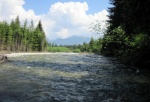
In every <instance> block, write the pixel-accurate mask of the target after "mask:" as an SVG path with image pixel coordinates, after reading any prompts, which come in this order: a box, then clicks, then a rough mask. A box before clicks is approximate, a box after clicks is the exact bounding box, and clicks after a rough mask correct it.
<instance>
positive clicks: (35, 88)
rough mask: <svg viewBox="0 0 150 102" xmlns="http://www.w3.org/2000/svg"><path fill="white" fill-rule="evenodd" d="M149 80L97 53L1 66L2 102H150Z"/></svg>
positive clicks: (22, 58)
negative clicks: (149, 101)
mask: <svg viewBox="0 0 150 102" xmlns="http://www.w3.org/2000/svg"><path fill="white" fill-rule="evenodd" d="M149 78H150V76H149V71H145V70H143V71H141V70H138V69H137V68H132V67H129V66H124V65H122V64H119V63H118V62H117V61H116V60H115V59H112V58H106V57H103V56H98V55H94V54H47V55H24V56H17V57H11V58H10V59H9V61H8V62H7V63H4V64H1V65H0V100H1V101H0V102H135V101H136V102H148V100H150V81H149Z"/></svg>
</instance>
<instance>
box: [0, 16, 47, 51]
mask: <svg viewBox="0 0 150 102" xmlns="http://www.w3.org/2000/svg"><path fill="white" fill-rule="evenodd" d="M46 46H47V41H46V36H45V32H44V30H43V27H42V23H41V21H39V22H38V24H37V26H36V27H34V22H33V21H31V23H30V24H28V20H27V19H26V20H25V21H24V23H23V25H21V22H20V20H19V16H17V17H16V19H15V20H12V21H11V23H8V22H6V21H0V51H13V52H27V51H44V50H45V49H46Z"/></svg>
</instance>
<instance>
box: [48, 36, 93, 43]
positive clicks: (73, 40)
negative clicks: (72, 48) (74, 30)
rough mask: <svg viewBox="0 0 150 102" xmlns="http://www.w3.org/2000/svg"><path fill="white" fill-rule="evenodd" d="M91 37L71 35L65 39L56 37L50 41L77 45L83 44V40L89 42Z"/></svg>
mask: <svg viewBox="0 0 150 102" xmlns="http://www.w3.org/2000/svg"><path fill="white" fill-rule="evenodd" d="M90 40H91V38H89V37H82V36H71V37H69V38H66V39H60V38H59V39H56V40H53V41H50V43H55V44H57V45H75V44H76V45H78V44H83V43H84V42H86V43H89V42H90Z"/></svg>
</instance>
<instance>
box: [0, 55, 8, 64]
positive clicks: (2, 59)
mask: <svg viewBox="0 0 150 102" xmlns="http://www.w3.org/2000/svg"><path fill="white" fill-rule="evenodd" d="M6 61H7V56H6V55H3V54H0V63H2V62H6Z"/></svg>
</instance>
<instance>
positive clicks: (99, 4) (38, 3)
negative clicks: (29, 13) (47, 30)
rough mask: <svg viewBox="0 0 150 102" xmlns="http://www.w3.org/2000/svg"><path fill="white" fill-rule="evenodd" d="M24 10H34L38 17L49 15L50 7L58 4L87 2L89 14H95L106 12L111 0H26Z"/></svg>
mask: <svg viewBox="0 0 150 102" xmlns="http://www.w3.org/2000/svg"><path fill="white" fill-rule="evenodd" d="M24 1H25V4H24V8H25V9H26V10H28V9H33V10H34V11H35V13H36V14H37V15H39V14H43V13H47V11H48V10H49V8H50V6H51V5H52V4H54V3H57V2H62V3H64V2H70V1H72V2H87V4H88V6H89V10H88V11H87V13H88V14H94V13H97V12H99V11H102V10H105V9H107V8H108V7H110V6H111V5H110V4H109V0H24Z"/></svg>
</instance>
